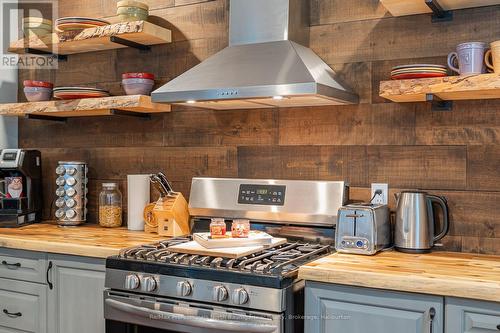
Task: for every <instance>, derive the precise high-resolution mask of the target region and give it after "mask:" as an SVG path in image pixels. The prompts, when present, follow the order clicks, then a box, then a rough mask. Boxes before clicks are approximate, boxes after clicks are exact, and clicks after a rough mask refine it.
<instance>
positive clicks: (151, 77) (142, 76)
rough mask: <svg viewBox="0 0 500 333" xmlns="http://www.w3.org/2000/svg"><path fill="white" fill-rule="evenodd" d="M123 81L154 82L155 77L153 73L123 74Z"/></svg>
mask: <svg viewBox="0 0 500 333" xmlns="http://www.w3.org/2000/svg"><path fill="white" fill-rule="evenodd" d="M122 79H149V80H154V79H155V76H154V74H152V73H144V72H135V73H132V72H130V73H123V74H122Z"/></svg>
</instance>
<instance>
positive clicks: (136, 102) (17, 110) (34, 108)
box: [0, 95, 171, 120]
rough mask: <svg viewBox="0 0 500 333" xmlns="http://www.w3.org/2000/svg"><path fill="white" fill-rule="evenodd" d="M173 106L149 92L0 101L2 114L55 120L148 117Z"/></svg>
mask: <svg viewBox="0 0 500 333" xmlns="http://www.w3.org/2000/svg"><path fill="white" fill-rule="evenodd" d="M170 109H171V108H170V105H168V104H160V103H153V102H151V97H149V96H142V95H132V96H111V97H102V98H84V99H71V100H58V101H48V102H27V103H9V104H0V115H2V116H17V117H28V118H34V119H54V120H57V119H55V118H62V119H64V118H69V117H87V116H107V115H127V116H132V115H136V116H143V117H144V116H147V115H148V114H151V113H160V112H169V111H170Z"/></svg>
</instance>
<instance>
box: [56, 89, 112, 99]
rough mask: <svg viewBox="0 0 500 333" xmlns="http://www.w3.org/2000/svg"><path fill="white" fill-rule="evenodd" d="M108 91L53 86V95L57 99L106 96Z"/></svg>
mask: <svg viewBox="0 0 500 333" xmlns="http://www.w3.org/2000/svg"><path fill="white" fill-rule="evenodd" d="M107 96H109V92H107V91H106V90H103V89H98V88H86V87H57V88H54V97H55V98H59V99H79V98H97V97H107Z"/></svg>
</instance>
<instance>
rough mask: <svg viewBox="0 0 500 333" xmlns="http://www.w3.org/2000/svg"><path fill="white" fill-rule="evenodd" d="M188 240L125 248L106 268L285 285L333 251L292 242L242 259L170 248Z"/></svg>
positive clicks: (274, 286)
mask: <svg viewBox="0 0 500 333" xmlns="http://www.w3.org/2000/svg"><path fill="white" fill-rule="evenodd" d="M188 241H191V237H187V238H174V239H170V240H165V241H160V242H157V243H155V244H149V245H144V246H139V247H134V248H129V249H125V250H123V251H121V253H120V254H119V255H118V256H113V257H110V258H108V259H107V261H106V267H107V268H112V269H121V270H127V271H134V272H144V273H149V274H163V275H175V276H181V277H186V278H201V279H207V280H216V281H221V282H233V283H242V284H251V285H261V286H268V287H273V288H283V287H284V286H286V285H288V284H289V283H291V282H292V281H293V279H295V278H296V277H297V274H298V268H299V267H300V266H301V265H304V264H306V263H308V262H311V261H313V260H316V259H318V258H320V257H323V256H325V255H327V254H329V253H331V252H332V251H333V249H332V247H331V246H329V245H320V244H314V243H303V242H288V243H285V244H282V245H279V246H276V247H272V248H268V249H264V250H262V251H260V252H257V253H254V254H251V255H248V256H245V257H242V258H239V259H230V258H224V257H213V256H203V255H192V254H182V253H176V252H173V251H171V250H169V247H170V246H173V245H176V244H179V243H184V242H188Z"/></svg>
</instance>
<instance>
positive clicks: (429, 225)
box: [394, 191, 449, 253]
mask: <svg viewBox="0 0 500 333" xmlns="http://www.w3.org/2000/svg"><path fill="white" fill-rule="evenodd" d="M395 196H396V223H395V227H394V229H395V230H394V247H395V249H396V250H398V251H401V252H408V253H426V252H430V250H431V248H432V247H433V246H434V243H435V242H437V241H438V240H440V239H441V238H443V237H444V236H445V235H446V234H447V233H448V226H449V225H448V204H447V202H446V198H445V197H440V196H436V195H431V194H427V192H422V191H403V192H401V193H399V194H395ZM433 203H436V204H438V205H439V206H440V207H441V209H442V211H443V223H442V224H443V227H442V230H441V231H440V232H439V233H438V234H437V235H436V234H435V224H436V222H435V218H434V216H435V214H434V213H435V212H434V209H433V205H432V204H433Z"/></svg>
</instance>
